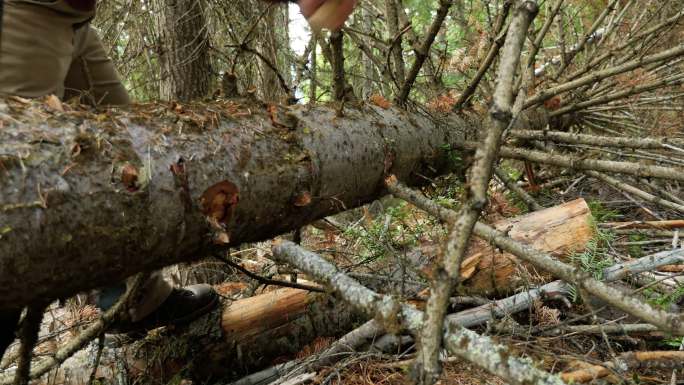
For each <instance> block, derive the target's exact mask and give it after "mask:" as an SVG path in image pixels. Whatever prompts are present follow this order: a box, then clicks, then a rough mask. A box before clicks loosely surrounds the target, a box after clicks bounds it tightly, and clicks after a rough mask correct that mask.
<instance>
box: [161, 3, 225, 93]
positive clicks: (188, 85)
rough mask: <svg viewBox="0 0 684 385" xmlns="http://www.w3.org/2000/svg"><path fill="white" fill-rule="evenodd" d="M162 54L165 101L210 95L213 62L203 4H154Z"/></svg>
mask: <svg viewBox="0 0 684 385" xmlns="http://www.w3.org/2000/svg"><path fill="white" fill-rule="evenodd" d="M152 6H153V10H154V14H155V15H156V16H155V22H156V29H157V34H158V39H159V41H158V44H159V50H160V52H159V53H160V56H159V62H160V65H161V79H160V84H159V85H160V87H159V96H160V97H161V99H162V100H185V101H187V100H195V99H200V98H203V97H205V96H207V95H208V94H209V90H210V86H211V74H212V71H211V60H210V57H209V52H210V50H209V35H208V33H207V24H206V17H205V15H204V8H205V1H204V0H199V1H196V0H154V1H152Z"/></svg>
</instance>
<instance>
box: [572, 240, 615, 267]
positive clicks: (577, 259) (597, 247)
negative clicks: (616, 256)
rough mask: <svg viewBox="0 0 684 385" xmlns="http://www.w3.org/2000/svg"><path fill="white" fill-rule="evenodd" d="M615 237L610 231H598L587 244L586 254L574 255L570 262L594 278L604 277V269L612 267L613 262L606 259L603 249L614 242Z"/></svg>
mask: <svg viewBox="0 0 684 385" xmlns="http://www.w3.org/2000/svg"><path fill="white" fill-rule="evenodd" d="M614 238H615V235H614V234H613V233H611V232H609V231H605V230H599V229H597V230H596V235H594V237H593V238H592V239H591V240H590V241H589V242H588V243H587V247H586V249H585V250H584V252H582V253H579V254H573V255H572V256H570V260H571V261H572V262H573V263H574V264H575V265H576V266H578V267H579V268H580V269H582V270H583V271H586V272H588V273H590V274H591V275H592V276H593V277H594V278H596V279H601V278H602V277H603V269H605V268H607V267H609V266H612V265H613V263H614V262H613V260H612V259H610V258H605V256H604V255H603V249H604V248H605V246H606V245H608V244H609V243H610V242H612V241H613V239H614Z"/></svg>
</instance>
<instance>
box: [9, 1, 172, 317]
mask: <svg viewBox="0 0 684 385" xmlns="http://www.w3.org/2000/svg"><path fill="white" fill-rule="evenodd" d="M0 1H2V0H0ZM94 14H95V11H94V10H90V11H79V10H76V9H73V8H71V7H70V6H69V5H68V4H66V3H65V2H64V0H45V1H41V0H5V2H4V14H3V18H2V21H1V22H2V26H1V27H0V95H4V96H9V95H16V96H22V97H26V98H35V97H41V96H45V95H50V94H54V95H57V96H58V97H60V98H72V97H79V98H81V101H82V102H84V103H88V104H93V105H100V104H104V105H125V104H128V103H129V101H130V100H129V97H128V93H127V92H126V89H125V88H124V86H123V85H122V84H121V81H120V80H119V77H118V75H117V73H116V70H115V69H114V65H113V63H112V62H111V60H109V58H108V57H107V53H106V51H105V49H104V47H103V46H102V43H101V42H100V40H99V38H98V36H97V34H96V33H95V31H94V30H93V28H91V27H90V25H89V23H88V21H89V20H90V19H92V17H93V16H94ZM123 290H125V285H124V283H121V284H120V285H118V286H113V287H109V288H106V289H103V290H102V291H101V292H100V297H101V298H100V301H99V302H100V304H103V305H104V306H105V307H106V306H107V305H111V302H113V301H115V300H116V298H118V296H119V295H120V294H121V293H122V292H123ZM171 290H172V286H171V285H170V284H169V283H168V282H167V281H165V280H164V279H163V277H162V275H161V273H160V272H154V273H152V274H151V276H150V279H149V280H148V281H147V282H146V283H145V284H144V286H143V288H142V290H141V294H140V296H139V300H138V301H137V302H136V303H135V304H134V306H133V307H132V308H131V309H130V313H131V314H130V315H131V318H132V319H133V321H138V320H140V319H141V318H143V317H145V316H147V315H149V314H150V313H151V312H152V311H154V310H155V309H156V308H157V307H159V305H161V303H162V302H164V301H165V300H166V298H168V296H169V294H171Z"/></svg>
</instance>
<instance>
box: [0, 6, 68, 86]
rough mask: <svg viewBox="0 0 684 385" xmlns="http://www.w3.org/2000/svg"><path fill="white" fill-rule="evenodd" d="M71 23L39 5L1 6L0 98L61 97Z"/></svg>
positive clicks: (65, 72) (66, 65) (66, 69)
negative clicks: (51, 95) (2, 8)
mask: <svg viewBox="0 0 684 385" xmlns="http://www.w3.org/2000/svg"><path fill="white" fill-rule="evenodd" d="M72 22H73V20H72V19H71V18H69V17H60V15H59V14H58V13H56V12H55V11H53V10H51V9H49V8H46V7H43V6H41V5H37V4H32V3H27V2H22V1H17V0H13V1H7V0H6V1H5V2H4V12H3V18H2V34H1V35H0V69H2V70H0V95H6V96H7V95H16V96H22V97H28V98H32V97H40V96H45V95H50V94H55V95H57V96H60V97H61V96H62V95H63V93H64V79H65V77H66V74H67V71H68V69H69V66H70V64H71V60H72V55H73V51H74V47H73V44H72V41H73V38H74V30H73V28H72Z"/></svg>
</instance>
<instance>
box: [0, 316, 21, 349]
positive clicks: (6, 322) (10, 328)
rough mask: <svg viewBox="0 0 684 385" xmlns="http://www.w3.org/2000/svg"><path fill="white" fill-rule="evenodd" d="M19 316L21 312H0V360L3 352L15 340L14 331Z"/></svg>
mask: <svg viewBox="0 0 684 385" xmlns="http://www.w3.org/2000/svg"><path fill="white" fill-rule="evenodd" d="M20 316H21V310H3V311H0V359H2V356H3V355H5V350H7V347H8V346H10V344H11V343H12V341H14V338H15V329H16V327H17V323H18V322H19V317H20Z"/></svg>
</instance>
